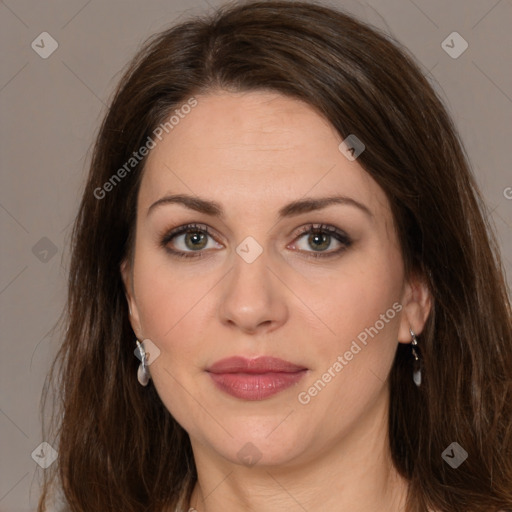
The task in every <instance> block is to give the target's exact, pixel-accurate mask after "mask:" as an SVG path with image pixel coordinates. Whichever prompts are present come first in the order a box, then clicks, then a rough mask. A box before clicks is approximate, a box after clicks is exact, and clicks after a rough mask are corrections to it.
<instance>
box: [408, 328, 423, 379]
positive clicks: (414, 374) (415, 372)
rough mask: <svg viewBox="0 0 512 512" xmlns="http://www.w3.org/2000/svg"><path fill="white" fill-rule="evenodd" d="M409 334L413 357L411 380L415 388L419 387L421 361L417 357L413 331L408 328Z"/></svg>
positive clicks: (416, 343)
mask: <svg viewBox="0 0 512 512" xmlns="http://www.w3.org/2000/svg"><path fill="white" fill-rule="evenodd" d="M409 332H410V333H411V336H412V342H411V344H412V355H413V356H414V362H413V372H412V380H413V381H414V384H416V386H418V387H420V386H421V361H420V358H419V355H418V350H419V347H418V340H417V338H416V334H414V331H413V330H412V329H411V328H410V327H409Z"/></svg>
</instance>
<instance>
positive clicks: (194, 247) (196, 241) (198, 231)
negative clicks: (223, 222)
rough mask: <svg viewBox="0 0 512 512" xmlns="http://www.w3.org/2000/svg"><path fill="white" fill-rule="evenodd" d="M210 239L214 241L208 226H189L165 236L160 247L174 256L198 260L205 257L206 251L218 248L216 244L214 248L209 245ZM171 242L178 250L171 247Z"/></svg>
mask: <svg viewBox="0 0 512 512" xmlns="http://www.w3.org/2000/svg"><path fill="white" fill-rule="evenodd" d="M209 238H210V239H213V238H212V236H211V235H210V232H209V231H208V226H204V225H198V224H187V225H185V226H180V227H178V228H176V229H173V230H171V231H170V232H169V233H167V234H165V235H164V236H163V238H161V241H160V245H161V246H162V247H163V248H164V249H165V250H166V251H168V252H170V253H171V254H172V255H174V256H178V257H182V258H198V257H201V256H204V254H203V251H204V250H205V249H212V248H215V247H217V248H218V245H217V246H215V244H213V245H214V247H211V245H210V246H209V245H208V242H209V240H208V239H209ZM171 242H172V245H174V246H175V247H176V249H173V248H171V247H170V243H171ZM219 245H220V244H219ZM220 247H222V246H220ZM194 253H195V254H194Z"/></svg>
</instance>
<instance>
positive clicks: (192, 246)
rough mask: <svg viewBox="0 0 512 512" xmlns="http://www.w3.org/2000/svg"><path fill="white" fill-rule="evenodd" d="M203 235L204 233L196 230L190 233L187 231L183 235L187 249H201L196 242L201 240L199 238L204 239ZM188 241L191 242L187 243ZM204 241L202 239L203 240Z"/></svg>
mask: <svg viewBox="0 0 512 512" xmlns="http://www.w3.org/2000/svg"><path fill="white" fill-rule="evenodd" d="M204 238H205V236H204V233H198V232H197V231H193V232H190V233H187V235H186V237H185V243H186V245H187V247H188V248H189V249H197V248H199V249H202V246H201V247H199V246H198V244H197V242H199V243H200V242H201V239H204ZM189 242H192V243H191V244H189ZM203 242H204V240H203Z"/></svg>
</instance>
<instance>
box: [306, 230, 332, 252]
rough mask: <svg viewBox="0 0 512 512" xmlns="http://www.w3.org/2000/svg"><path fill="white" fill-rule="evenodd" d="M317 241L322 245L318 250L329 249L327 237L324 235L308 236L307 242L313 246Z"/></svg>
mask: <svg viewBox="0 0 512 512" xmlns="http://www.w3.org/2000/svg"><path fill="white" fill-rule="evenodd" d="M318 239H320V242H319V243H320V244H321V245H322V247H320V249H326V248H327V247H329V235H325V234H321V233H314V234H313V235H310V236H309V241H310V242H313V243H315V244H316V243H317V242H318ZM322 240H323V243H322ZM315 250H317V249H315Z"/></svg>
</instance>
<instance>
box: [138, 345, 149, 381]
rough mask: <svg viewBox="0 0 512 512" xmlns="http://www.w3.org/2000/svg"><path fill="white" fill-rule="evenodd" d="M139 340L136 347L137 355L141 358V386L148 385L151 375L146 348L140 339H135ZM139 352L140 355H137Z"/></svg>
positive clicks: (139, 376)
mask: <svg viewBox="0 0 512 512" xmlns="http://www.w3.org/2000/svg"><path fill="white" fill-rule="evenodd" d="M135 341H136V342H137V348H136V349H135V355H136V356H137V358H138V359H139V360H140V362H141V363H140V364H139V368H138V370H137V380H138V381H139V384H140V385H141V386H147V385H148V382H149V379H150V378H151V375H150V373H149V370H148V366H147V364H146V363H147V356H146V351H145V350H144V346H143V345H142V343H140V341H139V340H135ZM137 353H138V355H137Z"/></svg>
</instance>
